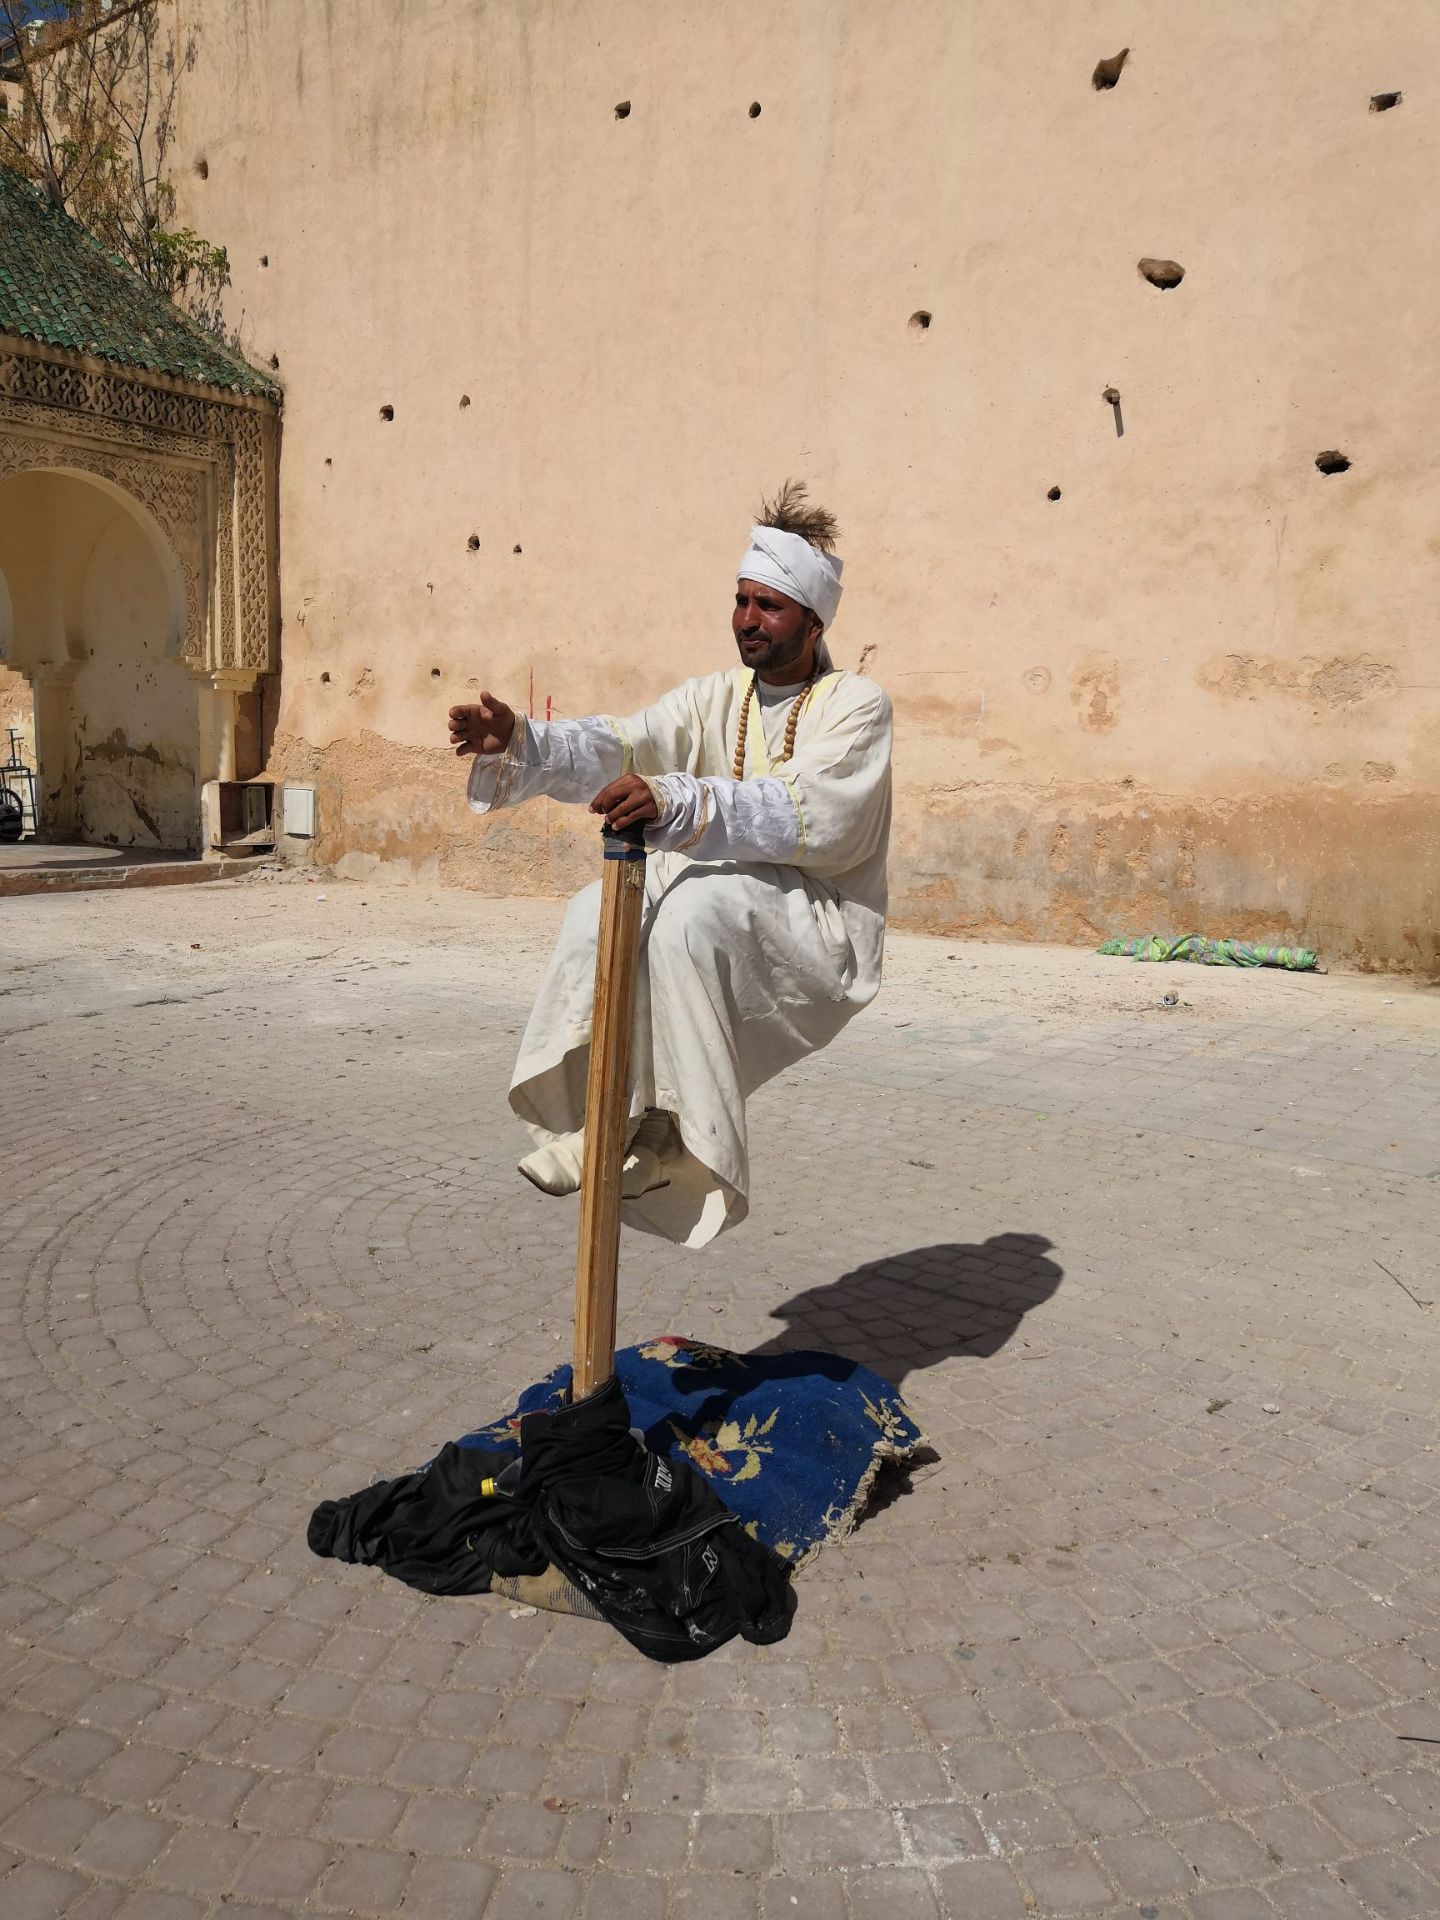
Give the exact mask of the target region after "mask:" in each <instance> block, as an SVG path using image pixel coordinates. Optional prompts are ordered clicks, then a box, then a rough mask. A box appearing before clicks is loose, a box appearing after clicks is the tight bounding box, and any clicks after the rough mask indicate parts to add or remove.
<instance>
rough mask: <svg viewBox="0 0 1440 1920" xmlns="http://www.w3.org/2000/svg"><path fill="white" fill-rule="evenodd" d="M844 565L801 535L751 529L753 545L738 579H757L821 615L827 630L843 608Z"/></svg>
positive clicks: (772, 528)
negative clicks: (841, 602)
mask: <svg viewBox="0 0 1440 1920" xmlns="http://www.w3.org/2000/svg"><path fill="white" fill-rule="evenodd" d="M844 565H845V562H844V561H843V560H837V559H836V557H835V555H834V554H833V553H822V552H821V551H820V549H819V547H812V546H811V544H810V542H809V541H808V540H802V539H801V538H800V535H799V534H798V533H782V532H781V531H780V529H779V528H778V527H752V528H751V529H750V546H749V549H748V551H747V552H746V555H745V558H744V559H743V560H742V561H741V562H740V570H739V572H738V573H737V574H736V575H735V578H736V579H737V580H758V581H759V582H760V584H761V585H762V586H765V587H774V588H775V589H776V591H777V592H779V593H784V594H788V595H789V597H790V598H791V599H792V600H798V601H799V602H800V604H801V606H802V607H809V609H810V611H811V612H812V613H818V614H819V616H820V624H821V625H822V626H825V627H828V626H829V625H830V622H831V621H832V620H833V619H834V618H835V611H836V609H837V607H838V606H839V605H840V591H841V589H840V574H841V572H842V570H843V568H844Z"/></svg>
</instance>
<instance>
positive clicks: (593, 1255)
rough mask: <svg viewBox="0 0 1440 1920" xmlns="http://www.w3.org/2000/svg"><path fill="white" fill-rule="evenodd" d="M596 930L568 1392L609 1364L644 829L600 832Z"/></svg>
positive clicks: (593, 1384)
mask: <svg viewBox="0 0 1440 1920" xmlns="http://www.w3.org/2000/svg"><path fill="white" fill-rule="evenodd" d="M604 840H605V871H604V877H603V879H602V881H601V887H600V937H599V940H598V941H597V942H596V947H595V1012H594V1017H593V1020H592V1023H591V1029H590V1078H589V1081H588V1083H587V1085H586V1089H585V1157H584V1164H583V1167H582V1170H581V1175H580V1244H579V1250H578V1252H577V1255H576V1260H575V1377H574V1385H573V1388H572V1398H574V1399H576V1400H583V1399H584V1397H585V1395H586V1394H588V1393H593V1392H594V1391H595V1389H596V1388H597V1387H601V1386H603V1385H604V1384H605V1382H606V1381H607V1380H608V1379H609V1378H610V1377H611V1375H612V1374H613V1373H614V1371H615V1282H616V1270H617V1267H618V1265H619V1259H620V1169H621V1166H622V1164H623V1162H624V1159H625V1146H626V1133H627V1131H628V1121H629V1113H630V1027H631V1022H632V1020H633V1018H634V1013H635V975H636V971H637V969H638V967H639V963H640V918H641V914H642V912H643V910H644V906H645V834H644V829H643V828H640V827H632V828H629V829H627V831H626V832H624V833H612V832H611V831H610V829H609V828H608V827H607V828H605V830H604Z"/></svg>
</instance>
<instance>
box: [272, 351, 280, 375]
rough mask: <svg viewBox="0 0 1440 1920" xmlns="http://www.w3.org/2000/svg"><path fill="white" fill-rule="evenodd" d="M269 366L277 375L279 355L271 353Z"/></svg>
mask: <svg viewBox="0 0 1440 1920" xmlns="http://www.w3.org/2000/svg"><path fill="white" fill-rule="evenodd" d="M270 365H271V367H272V368H273V369H274V371H275V372H276V373H278V372H279V371H280V356H279V354H278V353H272V354H271V356H270Z"/></svg>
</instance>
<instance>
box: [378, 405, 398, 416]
mask: <svg viewBox="0 0 1440 1920" xmlns="http://www.w3.org/2000/svg"><path fill="white" fill-rule="evenodd" d="M380 418H381V419H382V420H393V419H394V418H395V409H394V407H392V406H390V405H389V404H388V402H387V404H386V405H385V406H383V407H381V409H380Z"/></svg>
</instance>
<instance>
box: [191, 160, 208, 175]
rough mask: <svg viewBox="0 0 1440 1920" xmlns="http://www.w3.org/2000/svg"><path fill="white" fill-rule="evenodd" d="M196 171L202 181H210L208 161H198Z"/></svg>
mask: <svg viewBox="0 0 1440 1920" xmlns="http://www.w3.org/2000/svg"><path fill="white" fill-rule="evenodd" d="M195 171H196V173H198V174H199V176H200V178H201V179H202V180H208V179H209V178H210V162H209V161H208V160H197V161H196V162H195Z"/></svg>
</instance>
